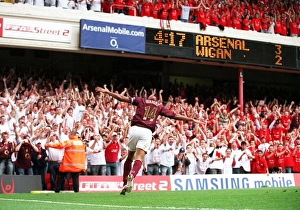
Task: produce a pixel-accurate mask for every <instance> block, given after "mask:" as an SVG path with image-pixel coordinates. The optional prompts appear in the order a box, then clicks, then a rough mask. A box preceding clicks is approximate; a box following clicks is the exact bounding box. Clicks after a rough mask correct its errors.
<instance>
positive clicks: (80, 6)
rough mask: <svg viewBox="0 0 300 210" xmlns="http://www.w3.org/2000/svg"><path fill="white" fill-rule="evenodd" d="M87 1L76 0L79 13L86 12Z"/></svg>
mask: <svg viewBox="0 0 300 210" xmlns="http://www.w3.org/2000/svg"><path fill="white" fill-rule="evenodd" d="M86 4H87V0H77V8H78V10H81V11H87V5H86Z"/></svg>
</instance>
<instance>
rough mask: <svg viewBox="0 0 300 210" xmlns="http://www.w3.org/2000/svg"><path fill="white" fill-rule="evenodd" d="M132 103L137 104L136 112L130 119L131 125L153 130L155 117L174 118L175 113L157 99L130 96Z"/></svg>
mask: <svg viewBox="0 0 300 210" xmlns="http://www.w3.org/2000/svg"><path fill="white" fill-rule="evenodd" d="M131 101H132V104H133V105H135V106H137V109H136V113H135V115H134V116H133V119H132V121H131V126H134V125H136V126H140V127H144V128H149V129H150V130H151V131H152V132H153V131H154V130H155V126H156V119H157V117H158V116H159V115H162V116H166V117H170V118H174V117H175V115H176V113H175V112H173V111H171V110H169V109H167V108H166V107H164V106H163V105H162V104H161V103H159V102H158V101H154V100H150V99H143V98H141V97H135V98H131Z"/></svg>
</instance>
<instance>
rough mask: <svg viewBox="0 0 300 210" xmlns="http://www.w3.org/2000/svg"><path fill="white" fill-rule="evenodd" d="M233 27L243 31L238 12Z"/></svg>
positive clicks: (234, 17)
mask: <svg viewBox="0 0 300 210" xmlns="http://www.w3.org/2000/svg"><path fill="white" fill-rule="evenodd" d="M232 27H233V28H235V29H242V18H241V16H239V14H238V12H236V13H235V14H234V16H233V17H232Z"/></svg>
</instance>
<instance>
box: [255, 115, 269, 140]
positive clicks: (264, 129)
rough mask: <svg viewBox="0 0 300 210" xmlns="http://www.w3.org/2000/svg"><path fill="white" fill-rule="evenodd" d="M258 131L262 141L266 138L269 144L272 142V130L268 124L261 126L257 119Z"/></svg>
mask: <svg viewBox="0 0 300 210" xmlns="http://www.w3.org/2000/svg"><path fill="white" fill-rule="evenodd" d="M255 123H256V129H257V131H258V137H259V138H260V139H261V138H262V137H265V138H266V142H267V143H269V141H270V129H269V128H268V126H267V125H266V124H262V125H260V124H259V122H258V120H257V119H256V121H255Z"/></svg>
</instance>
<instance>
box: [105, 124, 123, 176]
mask: <svg viewBox="0 0 300 210" xmlns="http://www.w3.org/2000/svg"><path fill="white" fill-rule="evenodd" d="M108 139H111V140H110V141H109V142H108V144H107V146H106V149H105V160H106V173H107V175H109V176H110V175H112V176H116V175H117V160H118V155H119V151H120V150H121V145H120V143H119V140H118V134H117V133H116V132H113V130H112V132H111V133H110V134H109V135H108Z"/></svg>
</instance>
